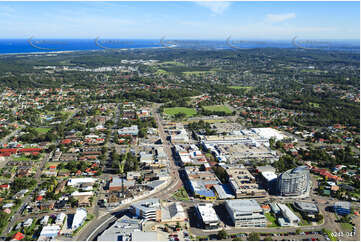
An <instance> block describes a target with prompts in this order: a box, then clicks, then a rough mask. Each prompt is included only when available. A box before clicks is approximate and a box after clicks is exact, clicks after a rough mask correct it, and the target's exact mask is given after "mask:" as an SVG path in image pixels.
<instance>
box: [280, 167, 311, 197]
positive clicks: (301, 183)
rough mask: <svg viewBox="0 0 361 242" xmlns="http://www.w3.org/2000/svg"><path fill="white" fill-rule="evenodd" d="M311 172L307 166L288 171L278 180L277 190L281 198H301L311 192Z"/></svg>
mask: <svg viewBox="0 0 361 242" xmlns="http://www.w3.org/2000/svg"><path fill="white" fill-rule="evenodd" d="M309 185H310V171H309V170H308V168H307V166H299V167H296V168H294V169H291V170H288V171H286V172H284V173H282V174H281V175H279V176H278V178H277V189H278V192H279V194H280V195H281V196H300V195H303V194H306V193H307V192H308V191H309Z"/></svg>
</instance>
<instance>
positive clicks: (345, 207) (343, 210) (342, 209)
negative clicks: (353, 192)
mask: <svg viewBox="0 0 361 242" xmlns="http://www.w3.org/2000/svg"><path fill="white" fill-rule="evenodd" d="M334 210H335V213H336V214H337V215H341V216H345V215H348V214H350V213H351V203H350V202H335V206H334Z"/></svg>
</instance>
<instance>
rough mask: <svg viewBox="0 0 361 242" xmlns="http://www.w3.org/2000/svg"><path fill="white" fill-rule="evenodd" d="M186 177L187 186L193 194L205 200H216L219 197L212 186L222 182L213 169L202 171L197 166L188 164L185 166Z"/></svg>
mask: <svg viewBox="0 0 361 242" xmlns="http://www.w3.org/2000/svg"><path fill="white" fill-rule="evenodd" d="M184 171H185V177H186V187H187V189H188V190H190V192H191V193H192V194H193V196H195V197H197V198H201V199H205V200H214V199H216V198H217V196H216V194H215V193H214V191H212V187H213V186H214V185H219V184H221V182H220V181H219V179H218V178H217V176H216V175H215V174H214V173H213V172H211V171H202V170H200V167H197V166H186V167H185V168H184Z"/></svg>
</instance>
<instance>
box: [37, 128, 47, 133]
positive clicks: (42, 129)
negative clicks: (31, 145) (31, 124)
mask: <svg viewBox="0 0 361 242" xmlns="http://www.w3.org/2000/svg"><path fill="white" fill-rule="evenodd" d="M35 130H36V131H37V132H38V133H40V134H46V133H47V132H48V131H49V130H50V128H35Z"/></svg>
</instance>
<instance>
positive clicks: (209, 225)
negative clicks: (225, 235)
mask: <svg viewBox="0 0 361 242" xmlns="http://www.w3.org/2000/svg"><path fill="white" fill-rule="evenodd" d="M196 211H197V214H198V217H199V218H200V220H201V221H202V224H203V228H204V229H217V228H218V226H219V218H218V215H217V214H216V211H215V210H214V208H213V205H212V204H211V203H200V204H198V205H196Z"/></svg>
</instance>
